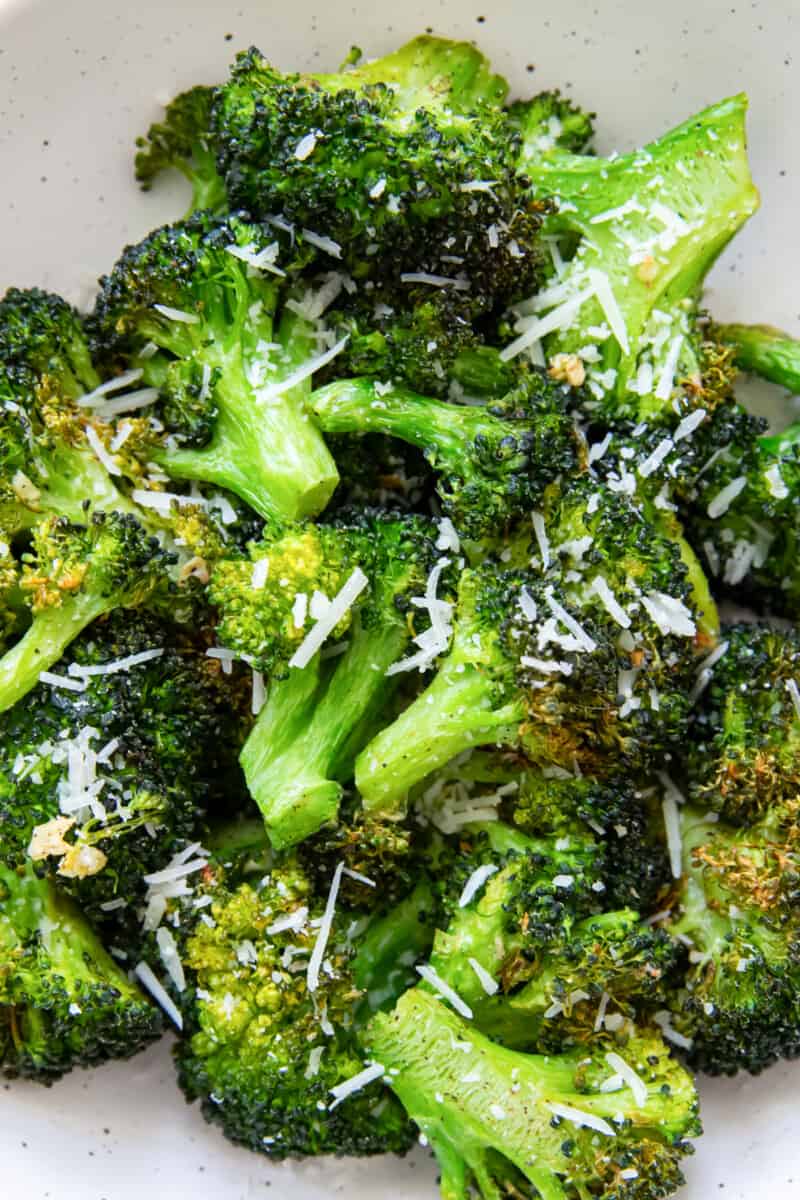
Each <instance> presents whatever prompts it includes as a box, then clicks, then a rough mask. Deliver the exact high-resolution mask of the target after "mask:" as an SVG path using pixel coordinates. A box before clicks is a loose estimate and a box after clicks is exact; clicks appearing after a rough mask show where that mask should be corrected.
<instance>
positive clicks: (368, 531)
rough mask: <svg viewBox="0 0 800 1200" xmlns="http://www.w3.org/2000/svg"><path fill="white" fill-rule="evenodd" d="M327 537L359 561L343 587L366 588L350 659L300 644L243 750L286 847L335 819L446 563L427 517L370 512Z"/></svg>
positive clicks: (347, 647)
mask: <svg viewBox="0 0 800 1200" xmlns="http://www.w3.org/2000/svg"><path fill="white" fill-rule="evenodd" d="M327 533H328V537H329V544H331V545H332V546H334V547H335V549H336V550H337V551H338V553H339V557H344V558H349V559H350V561H352V562H354V563H357V564H358V565H357V566H355V567H354V573H353V574H351V575H350V580H349V581H348V583H346V584H345V585H344V586H345V587H348V586H352V581H353V580H354V579H355V580H356V581H358V580H360V582H361V585H362V586H361V592H360V595H359V605H358V608H357V610H356V611H355V613H353V614H352V617H351V624H350V627H349V630H348V633H347V638H346V641H345V644H344V645H343V646H342V647H341V649H342V653H341V654H339V655H338V656H336V657H333V658H327V659H324V661H323V658H322V656H321V655H320V654H319V653H318V652H316V651H315V650H314V649H312V650H309V651H308V652H307V653H303V647H301V648H300V649H299V650H298V651H297V653H296V655H295V657H294V659H293V660H291V661H290V664H289V674H288V677H287V678H286V679H284V680H280V681H278V682H274V683H273V684H272V687H271V689H270V693H269V697H268V698H267V702H266V704H265V705H264V708H263V709H262V710H261V713H260V714H259V717H258V720H257V721H256V724H255V727H254V728H253V731H252V733H251V734H250V736H249V738H248V739H247V742H246V743H245V746H244V749H243V751H242V759H241V761H242V766H243V768H244V773H245V778H246V780H247V785H248V787H249V789H250V793H251V795H252V796H253V799H254V800H255V801H256V803H257V805H258V807H259V809H260V811H261V813H262V814H263V817H264V822H265V824H266V827H267V832H268V833H269V836H270V840H271V842H272V844H273V846H275V847H279V848H280V847H285V846H290V845H293V844H295V843H296V842H299V841H301V840H302V839H303V838H306V837H308V836H309V835H310V834H312V833H315V832H316V831H317V830H318V829H319V828H320V827H321V826H322V825H326V824H330V823H331V822H332V821H333V820H335V818H336V815H337V810H338V806H339V801H340V799H341V796H342V790H343V788H342V784H343V783H344V782H346V781H347V780H349V779H350V778H351V777H352V772H353V762H354V760H355V756H356V754H357V753H358V752H359V750H361V748H362V747H363V745H364V744H365V742H366V741H367V740H368V738H369V736H370V735H371V733H372V732H374V730H375V728H376V726H377V725H378V723H379V718H380V714H381V712H382V711H384V706H385V704H386V700H387V698H388V696H389V694H390V693H391V691H392V689H393V688H394V687H395V685H396V684H397V682H398V679H399V673H398V665H402V659H403V655H404V653H405V651H406V649H407V648H408V646H409V644H410V642H411V638H412V631H413V620H414V608H415V605H416V604H419V603H420V602H423V601H424V600H425V594H426V587H427V582H428V579H429V577H430V575H431V572H432V571H433V570H434V569H435V566H436V563H437V560H438V559H439V552H438V550H437V549H436V527H435V526H433V525H432V524H431V523H430V522H426V521H425V520H424V519H422V518H419V517H396V518H391V517H389V518H384V517H382V516H380V515H372V514H370V513H369V512H363V513H361V514H360V516H359V519H358V521H357V522H356V523H354V524H353V523H351V524H350V525H345V524H344V522H341V523H337V525H335V526H332V527H330V528H329V529H328V531H327ZM359 558H360V563H359ZM324 561H325V560H323V562H324ZM439 574H441V570H440V571H439ZM365 589H368V591H367V590H365ZM340 594H341V593H340ZM306 595H307V593H306ZM327 602H328V601H327V600H326V603H327ZM293 608H294V611H295V613H297V607H296V598H295V602H294V605H293ZM351 613H352V610H351ZM295 624H296V625H297V624H299V622H298V621H295ZM309 636H311V635H309ZM305 645H306V643H304V644H303V646H305ZM312 655H313V657H311V656H312Z"/></svg>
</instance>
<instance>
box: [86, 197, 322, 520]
mask: <svg viewBox="0 0 800 1200" xmlns="http://www.w3.org/2000/svg"><path fill="white" fill-rule="evenodd" d="M279 251H280V243H279V242H278V241H277V240H276V238H275V237H273V236H272V235H271V234H270V232H269V228H268V227H267V226H264V225H254V224H251V223H248V222H246V221H244V220H241V219H240V218H238V217H233V216H232V217H220V218H215V217H213V216H209V215H208V214H205V213H201V214H198V215H197V216H195V217H193V218H191V219H190V220H188V221H185V222H183V223H182V224H177V225H172V226H165V227H164V228H162V229H158V230H156V231H155V232H154V233H152V234H151V235H150V236H149V237H148V238H146V239H145V240H144V241H143V242H141V243H140V244H139V245H137V246H129V247H128V249H127V250H126V251H125V252H124V253H123V255H122V257H121V258H120V260H119V262H118V263H117V265H116V266H115V268H114V270H113V271H112V273H111V275H109V276H107V277H105V278H104V279H103V280H102V281H101V284H102V290H101V293H100V296H99V298H98V301H97V306H96V310H95V313H94V318H93V321H94V327H95V330H96V335H95V336H96V338H97V340H98V342H99V344H100V345H102V346H104V347H105V351H106V353H107V354H108V353H110V352H111V351H112V350H113V349H116V351H117V352H118V353H123V352H124V353H125V354H127V355H129V356H132V359H133V361H134V362H135V363H136V364H137V368H138V369H141V370H142V372H143V376H144V378H145V381H146V382H148V383H149V384H152V385H153V386H155V387H158V388H160V389H161V393H162V400H161V402H160V404H159V405H158V406H157V408H156V411H157V412H158V414H159V416H160V419H161V421H162V422H163V424H164V426H165V427H166V430H167V434H168V436H166V439H165V440H163V442H162V444H156V445H154V446H153V447H152V450H151V451H150V457H151V458H152V459H153V460H154V461H156V462H157V463H159V464H160V465H161V466H162V467H163V469H164V470H165V471H166V472H167V473H168V474H169V475H171V476H173V477H174V478H177V479H189V480H197V481H200V482H208V483H216V484H218V485H220V486H222V487H224V488H227V489H229V490H230V491H232V492H235V493H236V495H238V496H241V497H242V499H244V500H246V501H247V503H248V504H250V505H251V506H252V507H253V508H255V510H256V511H257V512H259V513H261V515H262V516H265V517H267V518H282V519H285V520H293V519H295V518H298V517H303V516H308V515H311V514H314V513H316V512H318V511H319V510H320V509H322V508H324V506H325V504H326V502H327V500H328V499H329V498H330V495H331V493H332V492H333V490H334V488H335V486H336V482H337V473H336V466H335V464H334V462H333V459H332V458H331V456H330V454H329V452H328V450H327V449H326V447H325V444H324V442H323V440H322V438H321V436H320V434H319V432H318V431H317V429H316V427H315V425H314V423H313V422H312V421H311V420H310V419H309V417H308V415H307V413H306V412H305V409H304V398H305V395H306V393H307V392H308V391H310V387H311V383H310V377H311V374H312V373H313V370H314V367H315V364H316V363H317V362H319V361H320V359H324V358H325V355H324V354H321V353H320V351H321V349H323V348H324V341H323V343H322V345H321V344H320V339H321V338H322V339H324V337H325V334H324V331H322V330H320V328H319V325H318V322H316V321H313V320H309V319H307V318H305V317H304V316H302V315H300V313H298V311H297V305H295V306H294V307H292V306H290V305H289V304H288V303H286V302H287V301H290V300H291V296H290V295H289V294H286V295H284V294H283V289H284V285H283V284H282V282H281V280H282V278H283V277H284V276H285V274H286V272H285V270H284V268H283V266H280V265H279V262H278V260H279V258H280V254H279ZM153 347H155V348H156V351H155V353H153Z"/></svg>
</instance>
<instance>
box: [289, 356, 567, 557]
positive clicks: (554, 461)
mask: <svg viewBox="0 0 800 1200" xmlns="http://www.w3.org/2000/svg"><path fill="white" fill-rule="evenodd" d="M310 405H311V408H312V411H313V412H314V414H315V416H316V418H317V420H318V421H319V424H320V427H321V428H322V430H323V432H325V433H384V434H388V435H390V436H392V437H395V438H398V439H400V440H402V441H405V442H408V443H410V444H412V445H414V446H417V447H418V448H419V449H420V450H422V452H423V453H424V455H425V457H426V459H427V460H428V462H429V464H430V466H431V467H432V469H433V471H434V472H435V473H436V475H437V476H438V485H437V490H438V493H439V496H440V499H441V501H442V508H443V511H444V513H445V515H446V516H448V517H450V518H451V520H452V521H453V523H454V525H455V527H456V529H457V530H458V531H459V532H460V533H463V534H465V535H466V536H467V537H470V538H479V537H482V536H485V535H487V534H488V535H492V534H497V533H499V532H502V530H503V529H504V528H505V527H506V526H507V525H508V524H509V523H510V522H512V521H513V520H514V519H516V518H518V517H520V516H522V515H523V514H527V513H528V512H529V511H530V510H531V508H534V507H536V505H537V504H539V503H541V501H542V498H543V495H544V492H545V489H546V488H547V487H548V486H549V485H550V484H551V483H553V482H554V481H555V480H557V479H559V478H561V477H562V476H564V475H570V474H573V473H574V472H575V470H576V468H577V467H578V465H579V460H580V456H581V442H580V440H579V438H578V437H577V436H576V432H575V428H574V425H573V422H572V419H571V417H570V416H569V414H568V412H567V411H566V410H565V407H564V397H563V388H562V387H561V385H559V384H556V383H554V382H553V381H552V380H549V379H548V378H547V376H546V375H545V374H544V373H539V372H538V371H536V370H535V369H532V370H531V371H530V372H529V373H528V374H527V375H526V376H525V377H524V378H522V379H520V381H519V383H518V384H517V386H516V387H515V388H514V389H513V390H512V391H510V392H508V393H507V394H506V395H505V396H503V397H502V398H501V399H499V400H497V401H495V402H493V403H491V404H487V405H486V406H483V405H477V406H476V405H454V404H448V403H446V402H444V401H438V400H433V399H428V398H427V397H424V396H419V395H417V394H416V393H415V392H411V391H407V390H406V389H405V388H402V387H399V386H396V385H394V384H388V385H382V384H380V383H376V382H375V381H374V380H371V379H354V380H346V381H340V382H336V383H331V384H328V385H327V386H326V387H323V388H320V389H317V391H315V392H314V393H313V394H312V396H311V400H310Z"/></svg>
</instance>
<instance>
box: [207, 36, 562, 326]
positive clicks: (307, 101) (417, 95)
mask: <svg viewBox="0 0 800 1200" xmlns="http://www.w3.org/2000/svg"><path fill="white" fill-rule="evenodd" d="M506 90H507V85H506V83H505V81H504V80H502V79H500V78H499V77H498V76H496V75H492V74H491V72H490V70H489V66H488V63H487V62H486V60H485V59H484V57H483V56H482V55H481V54H480V52H479V51H477V50H476V49H475V48H474V47H473V46H470V45H468V44H467V43H455V42H449V41H445V40H442V39H437V38H432V37H421V38H415V39H414V40H413V41H411V42H409V43H408V44H407V45H405V46H403V47H402V48H401V49H400V50H398V51H396V52H395V53H394V54H391V55H388V56H387V57H385V58H380V59H377V60H375V61H373V62H370V63H365V64H358V65H353V63H352V60H351V62H350V63H349V64H348V66H347V68H346V69H345V70H343V71H341V72H339V73H338V74H333V75H284V74H282V73H281V72H280V71H277V70H276V69H275V68H274V67H272V66H271V65H270V64H269V63H268V62H267V61H266V60H265V59H264V58H263V57H262V55H261V54H260V53H259V51H258V50H255V49H252V50H250V51H248V53H246V54H242V55H240V56H239V58H238V59H237V61H236V64H235V65H234V68H233V71H232V73H231V78H230V80H229V81H228V82H227V83H226V84H225V85H223V86H222V87H221V88H220V89H218V91H217V93H216V96H215V100H214V104H213V106H212V118H211V128H212V143H213V145H214V146H215V148H216V151H217V165H218V169H219V171H220V174H221V175H222V177H223V179H224V181H225V186H226V188H227V192H228V198H229V201H230V204H231V206H232V207H234V208H237V207H241V208H243V209H245V210H247V211H249V212H250V213H252V214H254V215H255V216H256V217H258V218H260V219H263V218H265V217H268V216H271V215H274V214H280V217H281V219H282V220H283V221H288V222H290V223H291V224H292V226H293V227H294V228H295V230H296V234H297V237H298V238H299V239H300V240H301V241H305V242H307V243H310V244H311V245H312V246H317V247H319V248H320V249H322V250H323V251H324V252H325V253H327V255H328V257H329V259H330V260H331V262H332V264H334V265H335V264H338V263H341V264H342V266H343V267H344V268H345V269H346V270H347V271H349V272H350V274H351V275H352V276H353V277H354V278H355V279H356V280H358V281H364V282H367V281H369V282H373V283H374V282H378V283H381V282H383V281H384V280H387V279H388V280H389V281H391V283H392V284H393V285H399V286H405V288H406V289H407V292H408V303H409V306H410V307H413V305H414V303H415V299H414V298H415V297H420V298H425V297H426V296H427V295H429V294H430V291H431V289H432V288H433V287H441V288H444V289H445V290H447V291H449V292H453V293H455V294H456V298H457V300H458V301H459V304H460V307H461V308H462V310H463V311H464V312H465V313H467V314H469V315H471V316H475V315H479V314H481V313H483V312H485V311H491V310H492V309H493V308H496V307H498V306H499V307H502V306H503V305H504V304H505V303H507V302H509V301H511V300H514V299H520V298H521V297H523V296H525V295H527V294H528V293H529V292H530V291H531V290H532V289H533V286H534V284H535V282H536V279H537V275H538V268H539V263H540V251H539V246H538V233H539V228H540V224H541V214H540V211H539V210H540V207H541V206H540V205H539V204H538V203H537V202H536V201H534V200H532V199H531V198H530V197H529V196H527V194H526V189H525V181H524V180H522V179H520V178H519V177H518V175H517V171H516V163H517V160H518V158H519V156H520V149H521V139H520V138H519V136H518V134H517V132H516V130H515V129H514V127H513V126H512V125H511V124H510V123H509V121H508V120H507V118H506V115H505V113H504V111H503V108H502V102H503V99H504V97H505V94H506Z"/></svg>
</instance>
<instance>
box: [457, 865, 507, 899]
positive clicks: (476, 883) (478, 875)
mask: <svg viewBox="0 0 800 1200" xmlns="http://www.w3.org/2000/svg"><path fill="white" fill-rule="evenodd" d="M496 871H497V867H496V866H495V865H494V863H484V864H483V866H481V867H476V868H475V870H474V871H473V872H472V874H471V875H470V877H469V879H468V880H467V882H466V883H465V884H464V887H463V889H462V891H461V895H460V896H459V898H458V907H459V908H466V906H467V905H468V904H469V903H470V901H471V900H473V899H474V897H475V896H476V895H477V894H478V892H479V891H480V890H481V888H482V887H483V885H484V884H485V883H486V881H487V879H490V878H491V877H492V875H494V874H495V872H496Z"/></svg>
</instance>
